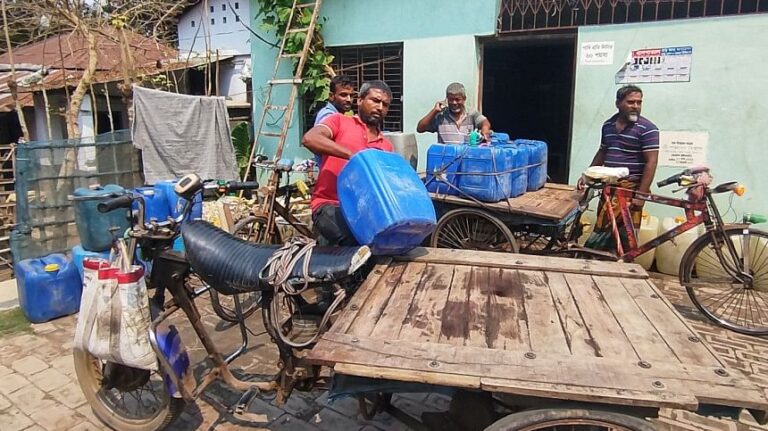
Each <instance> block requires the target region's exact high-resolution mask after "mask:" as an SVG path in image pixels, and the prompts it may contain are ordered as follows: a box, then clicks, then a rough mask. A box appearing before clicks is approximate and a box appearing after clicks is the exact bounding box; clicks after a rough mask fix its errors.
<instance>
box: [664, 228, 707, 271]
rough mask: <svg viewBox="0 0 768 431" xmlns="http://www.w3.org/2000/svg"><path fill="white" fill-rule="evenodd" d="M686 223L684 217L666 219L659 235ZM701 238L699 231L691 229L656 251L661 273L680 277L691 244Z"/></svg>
mask: <svg viewBox="0 0 768 431" xmlns="http://www.w3.org/2000/svg"><path fill="white" fill-rule="evenodd" d="M683 222H685V218H683V217H675V218H672V217H665V218H664V220H662V222H661V226H659V235H661V234H663V233H664V232H667V231H669V230H671V229H674V228H675V227H677V226H678V225H680V224H682V223H683ZM698 237H699V229H691V230H689V231H687V232H684V233H683V234H681V235H678V236H676V237H674V238H672V240H671V241H667V242H665V243H664V244H661V245H660V246H659V247H658V248H657V249H656V269H658V270H659V272H661V273H664V274H669V275H678V274H679V271H680V261H681V260H682V259H683V255H684V254H685V251H686V250H688V247H690V245H691V243H693V241H695V240H696V238H698Z"/></svg>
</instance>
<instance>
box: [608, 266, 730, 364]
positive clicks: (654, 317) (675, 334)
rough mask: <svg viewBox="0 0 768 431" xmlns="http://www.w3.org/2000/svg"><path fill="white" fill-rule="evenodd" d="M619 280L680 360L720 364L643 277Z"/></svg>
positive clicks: (693, 362)
mask: <svg viewBox="0 0 768 431" xmlns="http://www.w3.org/2000/svg"><path fill="white" fill-rule="evenodd" d="M621 283H622V284H623V285H624V288H625V289H626V291H627V292H628V293H629V294H630V296H631V297H632V298H633V299H634V301H635V303H636V304H637V305H638V307H640V309H641V310H642V311H643V313H644V314H645V316H646V318H647V319H648V321H649V322H650V323H651V324H652V325H653V326H654V327H655V328H656V330H657V331H658V332H659V334H661V337H662V338H663V339H664V341H665V342H666V343H667V345H668V346H669V348H670V349H671V350H672V353H673V355H674V357H676V358H677V359H678V360H679V361H680V362H682V363H684V364H694V365H701V366H707V367H722V366H723V363H722V362H721V361H720V360H719V359H718V358H717V356H716V355H715V354H714V353H713V352H712V351H711V350H710V349H709V347H708V346H707V345H705V344H704V343H702V342H701V340H700V339H699V336H698V334H697V333H696V332H695V331H694V330H693V329H692V328H690V327H689V326H688V325H687V324H686V322H685V321H684V320H683V318H682V316H680V315H679V314H677V312H675V311H674V307H673V306H672V304H670V303H669V302H668V301H667V300H666V298H665V297H664V295H662V294H661V293H660V292H659V291H658V290H657V289H656V288H655V286H653V284H651V283H649V282H648V281H645V280H621ZM692 340H693V341H692Z"/></svg>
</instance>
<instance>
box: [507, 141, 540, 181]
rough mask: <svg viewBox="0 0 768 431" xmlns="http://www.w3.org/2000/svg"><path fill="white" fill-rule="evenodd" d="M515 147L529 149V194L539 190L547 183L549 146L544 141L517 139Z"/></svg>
mask: <svg viewBox="0 0 768 431" xmlns="http://www.w3.org/2000/svg"><path fill="white" fill-rule="evenodd" d="M514 143H515V145H517V146H519V147H526V148H527V149H528V155H529V157H528V164H529V165H532V166H531V167H530V168H528V187H527V190H528V191H529V192H532V191H536V190H539V189H540V188H542V187H544V184H545V183H546V182H547V144H546V143H545V142H542V141H533V140H529V139H516V140H515V141H514Z"/></svg>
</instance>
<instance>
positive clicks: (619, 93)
mask: <svg viewBox="0 0 768 431" xmlns="http://www.w3.org/2000/svg"><path fill="white" fill-rule="evenodd" d="M631 93H640V94H641V95H642V94H643V90H641V89H640V87H638V86H637V85H625V86H623V87H621V88H619V89H618V90H616V101H617V102H621V101H622V100H624V98H625V97H627V96H629V95H630V94H631Z"/></svg>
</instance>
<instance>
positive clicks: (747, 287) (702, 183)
mask: <svg viewBox="0 0 768 431" xmlns="http://www.w3.org/2000/svg"><path fill="white" fill-rule="evenodd" d="M711 181H712V177H711V176H710V175H709V169H708V168H705V167H698V168H691V169H686V170H684V171H683V172H681V173H678V174H675V175H672V176H671V177H669V178H666V179H664V180H661V181H659V182H658V183H657V186H658V187H665V186H668V185H671V184H677V185H678V186H680V189H679V190H685V192H686V194H687V196H688V197H687V199H677V198H670V197H664V196H659V195H656V194H652V193H644V192H640V191H637V190H630V189H625V188H621V187H617V186H615V185H613V184H610V183H606V182H604V181H601V180H593V181H590V182H588V183H587V184H586V186H587V188H586V191H585V193H584V197H583V198H582V200H581V202H580V205H579V212H578V214H577V215H576V217H575V220H576V224H575V226H574V227H573V228H572V229H571V231H570V233H569V234H568V235H567V239H566V245H565V247H563V248H561V249H560V250H558V251H556V252H555V253H554V254H557V255H561V256H562V255H567V256H570V257H589V258H598V259H616V260H620V261H624V262H632V261H634V260H635V259H636V258H637V257H638V256H640V255H642V254H643V253H645V252H647V251H650V250H651V249H654V248H656V247H658V246H659V245H660V244H662V243H664V242H666V241H670V240H672V239H673V238H675V237H676V236H678V235H680V234H682V233H684V232H686V231H688V230H690V229H693V228H695V227H697V226H699V225H701V224H703V225H704V226H705V228H706V232H705V233H704V234H703V235H701V236H700V237H699V238H697V239H696V240H695V241H694V242H693V243H692V244H691V245H690V247H689V248H688V249H687V250H686V252H685V254H684V255H683V258H682V260H681V262H680V283H681V284H682V285H683V287H685V289H686V292H687V293H688V296H689V297H690V298H691V301H692V302H693V304H694V305H695V306H696V308H698V309H699V311H701V312H702V313H703V314H704V315H705V316H706V317H707V318H708V319H710V320H712V321H713V322H715V323H716V324H718V325H720V326H722V327H724V328H727V329H730V330H733V331H736V332H739V333H742V334H748V335H768V233H766V232H763V231H761V230H758V229H755V228H753V227H751V226H750V225H751V224H753V223H762V222H765V217H762V216H758V215H745V216H744V218H743V220H742V223H739V224H726V223H725V222H724V221H723V218H722V215H721V214H720V210H719V209H718V207H717V204H716V202H715V200H714V195H715V194H719V193H726V192H732V193H735V194H737V195H741V194H742V193H743V187H742V186H741V185H739V184H738V183H737V182H735V181H731V182H726V183H723V184H720V185H718V186H716V187H713V188H710V187H709V185H710V183H711ZM679 190H678V191H679ZM597 192H599V193H597ZM598 194H600V195H602V198H603V202H610V201H611V199H615V200H616V201H617V203H618V207H619V209H620V211H619V212H620V214H619V217H621V220H622V222H623V232H622V231H620V230H619V228H618V226H617V221H616V214H615V213H614V211H613V208H612V206H611V205H607V211H608V218H609V219H610V220H611V227H612V233H613V238H614V240H615V241H616V253H615V254H614V253H611V252H602V251H597V250H593V249H589V248H585V247H581V246H576V245H574V244H576V239H577V238H578V237H579V236H580V235H581V226H580V224H579V223H580V222H579V220H580V218H581V213H583V212H584V211H585V210H586V208H587V207H588V205H589V202H590V201H591V200H592V199H594V197H596V196H597V195H598ZM633 199H642V200H643V201H646V202H653V203H657V204H662V205H667V206H672V207H678V208H682V209H683V210H684V211H685V217H686V220H685V222H683V223H682V224H680V225H678V226H677V227H675V228H674V229H671V230H669V231H667V232H665V233H663V234H661V235H659V236H657V237H656V238H653V239H652V240H650V241H648V242H646V243H645V244H642V245H639V244H638V241H637V236H636V234H635V226H634V225H633V223H632V217H631V214H630V211H629V205H630V203H631V202H632V200H633ZM622 233H623V234H625V235H626V240H627V244H628V247H627V250H624V247H623V245H622V241H621V234H622ZM764 292H765V293H764ZM764 295H765V296H764Z"/></svg>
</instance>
